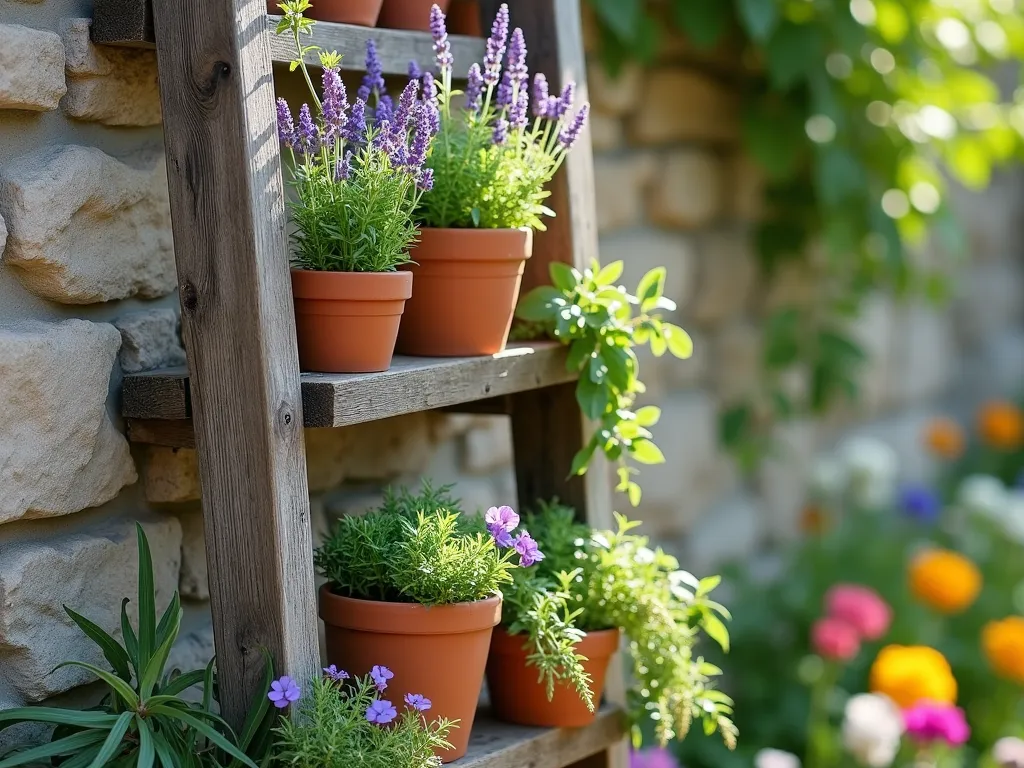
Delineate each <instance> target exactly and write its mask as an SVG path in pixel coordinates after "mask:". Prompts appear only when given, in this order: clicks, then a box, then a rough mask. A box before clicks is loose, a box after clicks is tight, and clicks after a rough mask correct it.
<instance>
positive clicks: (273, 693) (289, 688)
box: [267, 675, 302, 709]
mask: <svg viewBox="0 0 1024 768" xmlns="http://www.w3.org/2000/svg"><path fill="white" fill-rule="evenodd" d="M301 697H302V689H301V688H299V686H298V683H296V682H295V681H294V680H292V679H291V678H290V677H288V675H285V676H284V677H282V678H281V679H280V680H275V681H274V682H272V683H271V684H270V692H269V693H268V694H267V698H268V699H270V700H271V701H272V702H274V706H275V707H277V708H278V709H284V708H285V707H287V706H288V705H289V704H291V703H292V702H293V701H298V700H299V699H300V698H301Z"/></svg>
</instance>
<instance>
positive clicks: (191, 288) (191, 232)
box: [153, 0, 319, 728]
mask: <svg viewBox="0 0 1024 768" xmlns="http://www.w3.org/2000/svg"><path fill="white" fill-rule="evenodd" d="M153 10H154V25H155V29H156V39H157V56H158V62H159V68H160V84H161V88H160V94H161V100H162V106H163V115H164V145H165V150H166V154H167V176H168V185H169V190H170V203H171V215H172V226H173V235H174V247H175V261H176V266H177V272H178V286H179V294H180V297H181V307H182V312H181V321H182V334H183V337H184V341H185V348H186V350H187V353H188V360H189V369H190V371H191V373H192V378H191V380H190V382H189V386H190V394H191V404H192V413H193V420H194V423H195V432H196V447H197V449H198V452H199V468H200V478H201V483H202V488H203V513H204V522H205V529H206V551H207V561H208V565H209V577H210V592H211V600H212V608H213V618H214V636H215V641H216V651H217V663H218V666H219V671H220V686H221V701H222V702H224V705H223V714H224V715H225V717H226V718H227V720H228V722H229V723H231V724H232V725H233V726H235V727H236V728H239V727H240V726H241V725H242V722H243V720H244V718H245V714H246V709H247V708H248V705H249V703H250V702H251V701H252V697H253V695H254V694H256V693H257V690H256V689H257V688H258V687H260V686H259V681H260V677H261V674H262V672H263V657H262V653H261V650H260V649H261V648H267V649H269V651H270V652H271V654H272V655H273V657H274V660H275V663H276V672H277V674H288V675H291V676H293V677H294V678H296V679H298V680H308V679H309V678H310V677H311V675H312V674H313V673H314V671H315V670H316V668H317V667H318V664H317V662H318V660H319V650H318V648H317V629H316V603H315V587H314V581H313V563H312V558H311V557H310V550H311V549H312V537H311V533H310V522H309V492H308V488H307V482H306V466H305V447H304V442H303V433H302V396H301V391H300V385H299V363H298V354H297V351H296V347H295V317H294V311H293V307H292V297H291V288H290V278H289V272H288V259H287V245H286V238H285V207H284V187H283V183H282V178H281V163H280V152H279V149H278V143H277V130H276V114H275V113H276V110H275V105H274V81H273V73H272V71H271V62H270V50H269V47H268V38H267V35H266V33H265V32H266V4H265V2H264V0H216V2H209V1H208V0H160V2H158V3H156V4H155V6H154V8H153Z"/></svg>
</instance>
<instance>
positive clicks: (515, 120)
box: [508, 88, 530, 129]
mask: <svg viewBox="0 0 1024 768" xmlns="http://www.w3.org/2000/svg"><path fill="white" fill-rule="evenodd" d="M508 121H509V123H511V124H512V127H513V128H516V129H523V128H525V127H526V124H527V123H528V122H529V121H530V93H529V91H527V90H526V89H525V88H520V89H519V96H518V97H516V103H515V104H513V105H512V108H511V109H510V110H509V111H508Z"/></svg>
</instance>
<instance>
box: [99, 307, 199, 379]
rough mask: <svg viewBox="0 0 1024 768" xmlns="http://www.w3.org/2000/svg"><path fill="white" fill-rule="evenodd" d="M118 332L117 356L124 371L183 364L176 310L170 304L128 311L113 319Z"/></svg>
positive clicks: (148, 369) (183, 351) (135, 371)
mask: <svg viewBox="0 0 1024 768" xmlns="http://www.w3.org/2000/svg"><path fill="white" fill-rule="evenodd" d="M114 327H115V328H117V330H119V331H120V332H121V352H120V354H119V355H118V360H119V361H120V363H121V370H123V371H124V372H125V373H139V372H140V371H151V370H153V369H154V368H167V367H169V366H175V365H185V348H184V347H183V346H182V345H181V337H180V336H179V335H178V313H177V312H175V311H174V310H173V309H170V308H163V309H146V310H142V311H141V312H130V313H129V314H127V315H122V316H121V317H119V318H117V319H116V320H114Z"/></svg>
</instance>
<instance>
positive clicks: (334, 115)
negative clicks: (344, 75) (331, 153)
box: [323, 69, 348, 139]
mask: <svg viewBox="0 0 1024 768" xmlns="http://www.w3.org/2000/svg"><path fill="white" fill-rule="evenodd" d="M323 84H324V99H323V115H324V125H325V126H326V128H327V137H328V138H330V139H333V138H335V137H336V136H340V135H341V130H342V128H344V126H345V112H347V111H348V94H347V93H346V91H345V83H343V82H342V81H341V75H339V74H338V70H336V69H325V70H324V75H323Z"/></svg>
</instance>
